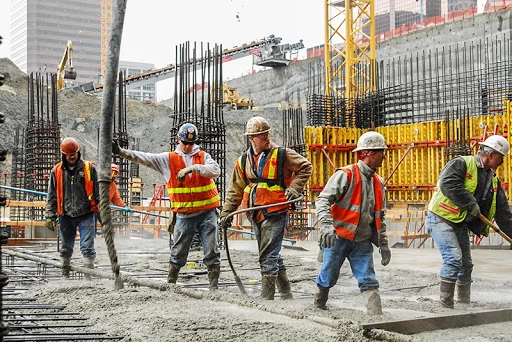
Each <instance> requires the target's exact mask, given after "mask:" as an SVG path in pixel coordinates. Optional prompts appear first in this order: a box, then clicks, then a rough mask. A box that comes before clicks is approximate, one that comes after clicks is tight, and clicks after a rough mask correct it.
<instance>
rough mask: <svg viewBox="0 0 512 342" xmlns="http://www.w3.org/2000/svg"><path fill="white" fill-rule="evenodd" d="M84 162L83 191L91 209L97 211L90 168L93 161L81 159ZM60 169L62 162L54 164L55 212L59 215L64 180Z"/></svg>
mask: <svg viewBox="0 0 512 342" xmlns="http://www.w3.org/2000/svg"><path fill="white" fill-rule="evenodd" d="M82 161H83V162H84V176H85V193H86V194H87V199H88V200H89V202H91V210H92V211H98V203H96V198H95V197H94V181H93V180H92V176H91V170H92V166H93V165H94V163H93V162H90V161H87V160H82ZM63 174H64V172H63V170H62V162H60V163H58V164H57V165H56V166H55V170H54V175H55V186H56V193H57V214H58V215H59V216H62V215H64V181H63V179H62V177H63Z"/></svg>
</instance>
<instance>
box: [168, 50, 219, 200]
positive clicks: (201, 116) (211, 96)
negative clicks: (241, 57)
mask: <svg viewBox="0 0 512 342" xmlns="http://www.w3.org/2000/svg"><path fill="white" fill-rule="evenodd" d="M198 58H199V61H198ZM176 62H177V63H178V64H179V65H181V66H182V67H181V68H180V69H179V72H178V73H177V74H176V77H175V79H174V82H175V83H174V106H173V109H174V113H173V114H172V116H171V118H172V127H171V130H170V134H171V136H170V141H171V145H172V147H174V146H175V145H176V144H177V141H178V138H177V134H178V129H179V127H180V126H181V125H182V124H184V123H186V122H190V123H193V124H194V125H196V126H197V129H198V133H199V137H198V142H197V143H198V145H200V146H201V147H202V149H204V150H205V151H206V152H208V153H209V154H210V155H211V156H212V158H213V159H214V160H215V161H216V162H217V163H218V164H219V167H220V170H221V172H220V177H219V178H217V179H216V180H215V183H216V184H217V188H218V190H219V195H220V198H221V202H223V201H224V198H225V189H224V184H225V178H226V166H225V165H226V128H225V125H224V113H223V108H222V84H223V78H222V45H217V44H215V45H214V47H213V48H212V49H211V48H210V44H209V43H208V44H206V49H205V46H204V44H203V43H201V44H200V47H199V48H198V47H197V43H196V42H194V43H193V45H191V43H190V42H186V43H184V44H181V45H180V46H179V48H178V46H176ZM197 84H199V85H201V87H200V88H201V89H200V90H198V91H196V90H195V89H196V88H197V87H196V85H197ZM205 88H206V89H205ZM208 89H210V90H208Z"/></svg>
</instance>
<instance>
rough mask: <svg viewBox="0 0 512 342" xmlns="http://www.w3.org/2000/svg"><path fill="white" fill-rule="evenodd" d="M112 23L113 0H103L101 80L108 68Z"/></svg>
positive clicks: (101, 81)
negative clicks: (109, 38)
mask: <svg viewBox="0 0 512 342" xmlns="http://www.w3.org/2000/svg"><path fill="white" fill-rule="evenodd" d="M111 23H112V0H101V80H100V83H103V77H104V76H105V70H106V69H107V55H108V37H109V29H110V24H111Z"/></svg>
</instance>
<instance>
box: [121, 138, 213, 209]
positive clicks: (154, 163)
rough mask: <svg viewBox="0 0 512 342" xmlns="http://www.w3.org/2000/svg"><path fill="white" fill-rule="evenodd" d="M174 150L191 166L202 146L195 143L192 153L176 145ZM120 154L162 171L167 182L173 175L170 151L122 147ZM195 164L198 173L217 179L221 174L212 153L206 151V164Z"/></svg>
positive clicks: (132, 160)
mask: <svg viewBox="0 0 512 342" xmlns="http://www.w3.org/2000/svg"><path fill="white" fill-rule="evenodd" d="M174 151H175V152H177V153H178V154H179V155H180V156H181V157H182V158H183V161H184V162H185V166H191V165H193V163H192V157H193V156H194V155H195V154H197V153H198V152H199V151H201V148H200V147H199V145H194V147H193V148H192V151H191V152H190V153H186V154H185V153H183V151H181V149H180V146H179V145H176V149H175V150H174ZM119 155H120V156H121V157H123V158H125V159H128V160H129V161H131V162H133V163H137V164H141V165H144V166H147V167H149V168H152V169H153V170H155V171H158V172H160V173H161V174H162V176H163V177H164V179H165V182H166V183H167V182H168V181H169V178H170V177H171V167H170V165H169V152H162V153H147V152H140V151H132V150H124V149H121V150H120V152H119ZM195 166H196V168H197V172H196V173H198V174H200V175H201V176H203V177H206V178H210V179H217V178H218V177H219V176H220V167H219V164H217V162H216V161H215V160H213V159H212V157H211V156H210V154H209V153H207V152H205V153H204V164H203V165H201V164H195ZM186 177H192V174H191V173H190V174H188V175H187V176H186ZM197 214H198V213H194V214H191V215H187V214H182V213H178V214H177V216H178V217H190V216H195V215H197Z"/></svg>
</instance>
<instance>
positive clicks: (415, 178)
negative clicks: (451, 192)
mask: <svg viewBox="0 0 512 342" xmlns="http://www.w3.org/2000/svg"><path fill="white" fill-rule="evenodd" d="M503 106H504V114H499V115H488V116H480V117H466V118H465V119H454V120H450V121H449V122H447V121H429V122H422V123H414V124H406V125H396V126H386V127H379V128H377V129H376V131H378V132H379V133H381V134H382V135H383V136H384V137H385V138H386V142H387V144H388V146H389V148H388V150H387V151H386V157H387V158H386V159H385V160H384V162H383V165H382V167H381V168H380V169H379V170H378V173H379V174H380V175H381V176H382V177H383V178H384V180H387V179H388V177H389V176H390V175H391V173H392V172H393V169H394V168H395V166H396V165H397V164H398V163H399V162H400V160H402V157H404V155H405V153H406V151H407V149H408V148H409V147H410V146H411V144H414V147H412V148H411V149H410V151H409V152H408V154H407V155H406V156H405V157H404V158H403V160H402V162H401V163H400V165H399V166H398V168H397V170H396V171H395V173H394V174H393V175H392V176H391V178H390V179H389V180H388V182H387V188H388V191H387V198H388V200H389V201H419V202H428V201H429V200H430V197H431V196H432V193H433V189H434V187H435V185H436V183H437V178H438V176H439V173H440V172H441V170H442V169H443V167H444V166H445V165H446V163H447V162H448V157H447V156H446V143H447V142H446V139H447V133H448V131H449V130H450V144H454V143H456V140H455V139H456V138H455V137H460V136H461V134H463V135H464V136H465V137H466V142H467V143H469V144H471V146H472V153H476V151H477V149H478V142H479V141H482V139H483V137H484V134H485V132H487V136H488V135H492V134H493V132H494V130H495V127H497V133H498V134H505V135H506V136H507V138H508V140H509V142H511V143H512V141H511V137H510V136H509V135H508V127H509V125H510V119H511V116H512V105H511V104H510V103H509V102H507V103H505V102H504V104H503ZM460 120H464V122H461V121H460ZM366 131H367V130H363V129H357V128H344V127H305V135H304V136H305V143H306V146H308V148H307V157H308V159H309V160H310V161H311V162H312V164H313V175H312V176H311V179H310V182H309V185H310V189H312V193H311V195H312V196H311V198H312V200H314V198H316V195H317V194H318V192H319V191H321V189H322V188H323V186H324V185H325V183H326V182H327V180H328V179H329V177H330V176H331V175H332V174H333V173H334V168H333V167H332V166H331V164H330V162H329V159H330V160H331V162H332V163H333V164H334V166H336V167H342V166H346V165H349V164H352V163H355V162H357V156H356V154H355V153H353V152H352V150H353V149H354V148H355V146H356V144H357V140H358V139H359V137H360V136H361V134H363V133H364V132H366ZM454 134H455V137H454ZM322 148H323V149H324V150H325V152H326V154H327V155H328V158H327V157H325V155H324V153H323V152H322ZM511 167H512V163H511V162H510V157H509V158H505V159H504V162H503V165H502V166H500V167H499V168H498V171H497V174H498V176H499V177H500V180H501V181H502V183H503V185H504V188H505V192H506V194H507V196H508V197H509V198H511V195H512V189H511V187H509V186H508V183H509V182H510V177H511V175H512V170H511Z"/></svg>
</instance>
